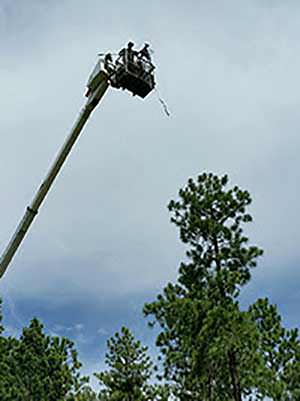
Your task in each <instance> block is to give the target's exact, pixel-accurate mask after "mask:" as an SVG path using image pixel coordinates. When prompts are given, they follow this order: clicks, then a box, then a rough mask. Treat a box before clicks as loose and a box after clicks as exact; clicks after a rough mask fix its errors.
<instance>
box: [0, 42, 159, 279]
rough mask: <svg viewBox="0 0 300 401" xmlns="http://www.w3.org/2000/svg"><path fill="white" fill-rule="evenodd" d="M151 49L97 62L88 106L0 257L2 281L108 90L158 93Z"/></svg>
mask: <svg viewBox="0 0 300 401" xmlns="http://www.w3.org/2000/svg"><path fill="white" fill-rule="evenodd" d="M148 46H149V45H147V44H145V46H144V48H143V49H142V50H140V51H139V52H136V51H134V50H133V49H132V47H133V43H132V42H129V43H128V45H127V49H125V48H124V49H122V50H121V51H120V52H119V55H118V57H117V58H116V59H115V60H113V58H112V55H111V54H110V53H107V54H106V55H105V57H104V59H100V60H99V61H98V62H97V64H96V66H95V68H94V70H93V71H92V73H91V75H90V77H89V80H88V83H87V87H88V91H87V93H86V96H87V98H88V99H87V101H86V104H85V105H84V107H83V108H82V110H81V112H80V114H79V117H78V118H77V120H76V122H75V124H74V125H73V128H72V130H71V132H70V134H69V135H68V137H67V138H66V140H65V142H64V144H63V146H62V147H61V149H60V151H59V152H58V154H57V156H56V159H55V160H54V162H53V164H52V165H51V167H50V169H49V171H48V173H47V175H46V178H45V180H44V181H43V183H42V185H41V186H40V187H39V188H38V190H37V192H36V195H35V196H34V198H33V200H32V202H31V204H30V205H29V206H28V207H27V209H26V211H25V214H24V216H23V218H22V220H21V221H20V223H19V225H18V227H17V229H16V231H15V233H14V234H13V236H12V238H11V240H10V242H9V243H8V245H7V247H6V248H5V250H4V252H3V254H2V256H1V257H0V278H1V277H2V276H3V275H4V273H5V271H6V270H7V267H8V265H9V263H10V261H11V260H12V258H13V257H14V255H15V253H16V252H17V250H18V248H19V246H20V245H21V243H22V240H23V239H24V237H25V235H26V233H27V231H28V230H29V227H30V225H31V223H32V222H33V220H34V218H35V216H36V215H37V214H38V211H39V207H40V206H41V204H42V202H43V200H44V199H45V198H46V196H47V193H48V192H49V190H50V188H51V185H52V184H53V182H54V180H55V178H56V176H57V175H58V173H59V171H60V169H61V168H62V166H63V164H64V162H65V160H66V158H67V157H68V155H69V153H70V151H71V149H72V147H73V145H74V144H75V142H76V140H77V138H78V137H79V135H80V133H81V131H82V129H83V127H84V125H85V123H86V122H87V120H88V118H89V117H90V115H91V113H92V111H93V110H94V109H95V108H96V107H97V105H98V104H99V102H100V100H101V99H102V97H103V96H104V94H105V92H106V90H107V89H108V87H109V86H111V87H113V88H116V89H127V90H128V91H130V92H131V93H132V94H133V95H137V96H139V97H141V98H145V97H146V96H147V95H148V94H149V93H150V92H151V91H152V90H153V89H154V87H155V79H154V74H153V71H154V69H155V66H154V65H153V64H152V62H151V57H150V53H149V52H148V50H147V48H148Z"/></svg>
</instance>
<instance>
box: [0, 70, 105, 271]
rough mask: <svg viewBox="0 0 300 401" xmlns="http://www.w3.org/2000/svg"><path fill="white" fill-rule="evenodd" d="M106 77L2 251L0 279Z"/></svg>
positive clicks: (85, 108) (68, 151) (82, 113)
mask: <svg viewBox="0 0 300 401" xmlns="http://www.w3.org/2000/svg"><path fill="white" fill-rule="evenodd" d="M108 86H109V82H108V75H106V76H105V75H104V74H103V73H102V74H101V82H100V84H99V85H98V87H97V89H96V90H95V91H94V93H92V94H91V96H90V97H89V98H88V100H87V101H86V104H85V105H84V106H83V108H82V110H81V111H80V114H79V116H78V118H77V120H76V121H75V123H74V125H73V127H72V129H71V132H70V134H69V135H68V136H67V138H66V140H65V142H64V144H63V146H62V147H61V149H60V151H59V152H58V154H57V156H56V159H55V160H54V162H53V164H52V165H51V167H50V169H49V171H48V173H47V175H46V178H45V179H44V181H43V183H42V185H41V186H40V187H39V188H38V190H37V192H36V195H35V196H34V198H33V200H32V202H31V204H30V205H29V206H28V207H27V209H26V211H25V214H24V216H23V218H22V220H21V221H20V223H19V225H18V227H17V229H16V231H15V233H14V234H13V236H12V238H11V240H10V242H9V243H8V245H7V247H6V249H5V250H4V252H3V254H2V256H1V258H0V278H1V277H2V276H3V275H4V273H5V271H6V269H7V267H8V265H9V263H10V261H11V260H12V258H13V257H14V255H15V253H16V252H17V250H18V248H19V246H20V244H21V242H22V240H23V238H24V237H25V235H26V233H27V231H28V229H29V227H30V225H31V223H32V222H33V220H34V218H35V216H36V215H37V214H38V211H39V207H40V206H41V204H42V202H43V200H44V199H45V197H46V195H47V193H48V192H49V190H50V188H51V185H52V184H53V182H54V180H55V178H56V176H57V175H58V173H59V171H60V169H61V167H62V166H63V164H64V161H65V160H66V158H67V157H68V155H69V153H70V151H71V149H72V147H73V145H74V143H75V142H76V140H77V138H78V137H79V135H80V133H81V131H82V129H83V127H84V125H85V123H86V122H87V120H88V118H89V117H90V115H91V113H92V111H93V110H94V109H95V108H96V106H97V105H98V103H99V102H100V100H101V99H102V97H103V96H104V94H105V92H106V90H107V89H108Z"/></svg>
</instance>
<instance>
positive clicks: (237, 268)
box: [168, 173, 263, 298]
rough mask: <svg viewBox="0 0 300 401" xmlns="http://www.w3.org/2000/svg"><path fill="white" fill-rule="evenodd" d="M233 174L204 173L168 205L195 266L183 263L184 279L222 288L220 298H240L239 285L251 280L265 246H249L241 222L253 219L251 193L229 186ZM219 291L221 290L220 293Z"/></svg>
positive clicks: (187, 284) (185, 282) (192, 283)
mask: <svg viewBox="0 0 300 401" xmlns="http://www.w3.org/2000/svg"><path fill="white" fill-rule="evenodd" d="M227 184H228V177H227V176H226V175H225V176H223V177H221V178H219V177H218V176H216V175H213V174H206V173H204V174H202V175H200V176H199V177H198V179H197V180H196V181H194V180H192V179H189V180H188V184H187V186H186V187H185V188H183V189H181V190H180V191H179V200H178V201H174V200H172V201H171V202H170V203H169V206H168V208H169V210H170V212H171V222H173V223H174V224H175V225H176V226H177V227H178V228H179V232H180V238H181V240H182V241H183V242H184V243H185V244H187V245H188V246H189V249H188V251H187V256H188V258H189V259H190V264H185V263H182V265H181V267H180V271H179V273H180V277H179V282H180V283H181V284H182V285H183V286H184V287H186V288H187V289H192V288H193V286H195V285H196V286H197V287H199V285H200V286H205V287H206V288H207V285H209V286H210V287H211V289H212V290H213V289H214V287H215V286H216V287H218V288H219V291H220V292H221V297H222V298H223V296H224V295H233V296H235V297H236V296H237V295H238V293H239V287H240V286H241V285H244V284H246V283H247V282H248V281H249V279H250V277H251V276H250V268H252V267H255V266H256V259H257V257H258V256H260V255H262V253H263V252H262V250H261V249H259V248H257V247H255V246H248V238H247V237H246V236H245V235H244V234H243V229H242V225H243V223H248V222H251V221H252V217H251V215H250V214H249V213H248V212H247V210H246V208H247V206H249V205H250V203H251V197H250V194H249V193H248V192H247V191H242V190H240V189H239V188H238V187H236V186H235V187H233V188H230V189H226V186H227ZM215 295H216V294H215Z"/></svg>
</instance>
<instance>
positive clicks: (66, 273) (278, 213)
mask: <svg viewBox="0 0 300 401" xmlns="http://www.w3.org/2000/svg"><path fill="white" fill-rule="evenodd" d="M299 13H300V4H299V2H297V1H292V0H291V1H285V2H281V1H275V0H273V1H267V0H264V1H263V0H260V1H258V0H257V1H255V0H252V1H248V2H246V3H245V2H241V1H238V0H230V1H222V0H219V1H217V0H210V1H204V0H203V1H199V0H198V1H196V0H195V1H191V0H190V1H185V2H174V1H169V0H167V1H164V2H162V1H159V0H153V1H151V2H147V3H145V2H138V1H134V0H127V1H126V2H121V1H116V0H111V1H110V2H104V1H100V0H97V1H96V0H86V1H85V2H82V1H77V0H60V1H56V0H55V1H51V2H50V1H38V0H35V1H34V0H30V1H26V2H25V1H21V0H15V1H11V0H0V49H1V58H0V85H1V86H0V87H1V94H0V107H1V116H0V133H1V136H0V141H1V150H2V152H1V158H0V183H1V197H0V213H1V226H0V245H1V249H3V248H4V247H5V245H6V243H7V241H8V240H9V238H10V236H11V234H12V233H13V231H14V230H15V227H16V224H17V222H18V221H19V219H20V218H21V216H22V214H23V212H24V209H25V206H26V205H28V204H29V203H30V201H31V199H32V196H33V194H34V192H35V190H36V188H37V187H38V185H39V184H40V182H41V181H42V179H43V177H44V175H45V173H46V171H47V169H48V166H49V164H50V163H51V161H52V160H53V158H54V155H55V154H56V152H57V150H58V148H59V147H60V146H61V144H62V142H63V140H64V138H65V137H66V135H67V133H68V132H69V129H70V127H71V126H72V123H73V121H74V120H75V118H76V116H77V114H78V111H79V109H80V107H81V106H82V105H83V102H84V101H85V99H84V97H83V93H84V91H85V83H86V80H87V77H88V75H89V72H90V70H91V69H92V67H93V65H94V63H95V61H96V59H97V58H96V54H97V52H100V51H108V50H113V51H114V50H119V49H120V48H121V47H122V46H123V45H125V44H126V42H127V41H128V40H133V41H134V42H135V43H136V44H137V45H138V46H141V45H142V44H143V42H145V41H149V42H150V43H151V44H152V47H153V49H154V50H155V62H156V64H157V82H158V89H159V90H160V92H161V94H162V96H163V97H164V98H165V100H166V101H167V102H168V104H169V107H170V110H171V113H172V115H171V117H170V118H167V117H166V116H165V115H164V114H163V112H162V109H161V107H160V104H159V102H158V100H157V97H156V95H155V94H152V95H151V96H149V98H147V99H146V100H145V101H142V100H140V99H137V98H132V97H131V96H130V95H129V94H127V93H123V92H118V91H114V90H111V91H110V92H109V93H107V94H106V95H105V98H104V100H103V102H102V104H101V105H100V107H99V108H98V109H97V110H96V112H95V113H94V114H93V116H92V118H91V120H90V121H89V123H88V124H87V126H86V128H85V131H84V134H83V135H82V137H81V138H80V140H79V142H78V143H77V144H76V146H75V148H74V150H73V152H72V154H71V156H70V157H69V159H68V161H67V163H66V165H65V167H64V169H63V172H62V173H61V174H60V176H59V177H58V179H57V181H56V182H55V185H54V187H53V189H52V191H51V192H50V194H49V196H48V197H47V200H46V202H45V204H44V206H43V207H42V208H41V211H40V214H39V216H38V218H37V219H36V221H35V223H34V225H33V227H32V229H31V230H30V233H29V234H28V236H27V238H26V240H25V242H24V243H23V246H22V248H21V249H20V251H19V252H18V254H17V256H16V257H15V259H14V260H13V263H12V264H11V266H10V268H9V270H8V272H7V274H6V275H5V277H4V279H3V280H2V281H1V283H0V293H1V296H2V298H3V300H4V313H5V324H6V326H7V327H8V329H9V332H11V333H18V332H19V330H20V328H21V327H22V326H24V325H25V324H28V321H29V319H30V318H32V317H33V316H37V317H39V318H40V319H41V320H42V321H43V322H44V323H45V326H46V328H47V330H48V331H49V332H52V333H57V334H60V335H66V336H68V337H71V338H74V339H76V341H77V345H78V348H79V350H80V356H81V359H82V360H83V361H84V362H85V368H86V370H88V371H90V370H93V369H98V368H100V367H101V366H102V364H101V357H102V355H103V351H104V348H105V341H106V339H107V337H108V336H110V335H112V334H113V333H114V331H115V330H117V329H118V328H119V327H120V326H121V325H122V324H127V325H128V326H129V327H131V328H132V329H133V331H134V333H135V334H136V335H137V336H138V337H139V338H141V339H142V340H144V341H145V342H146V343H148V344H151V343H152V340H153V334H152V333H151V331H150V332H149V330H148V329H147V328H146V324H145V321H144V320H143V318H142V314H141V309H142V305H143V303H144V302H145V301H146V300H151V299H153V298H154V296H155V295H156V294H157V293H158V292H159V291H160V289H161V288H162V287H163V286H164V284H165V283H166V282H167V281H170V280H174V279H175V277H176V271H177V267H178V265H179V262H180V260H181V259H182V258H183V256H184V249H183V247H182V246H181V244H180V242H179V240H178V235H177V232H176V229H175V228H174V227H172V226H171V225H170V223H169V216H168V212H167V209H166V205H167V203H168V201H169V200H170V199H171V198H174V197H176V194H177V192H178V189H179V188H180V187H181V186H183V185H184V184H185V183H186V180H187V179H188V177H191V176H197V175H198V174H199V173H201V172H203V171H212V172H214V173H218V174H223V173H228V174H229V176H230V179H231V182H232V184H237V185H239V186H240V187H242V188H245V189H248V190H249V191H250V192H251V194H252V197H253V205H252V207H251V212H252V214H253V215H254V218H255V222H254V223H253V224H252V225H251V227H249V228H248V231H247V232H248V233H249V235H250V237H251V240H252V242H253V243H256V244H259V245H260V246H261V247H263V248H264V249H265V255H264V257H263V258H262V260H261V263H260V265H259V268H257V270H256V271H255V272H254V274H253V280H252V283H251V284H250V285H249V286H248V287H247V288H246V289H245V291H244V295H243V302H245V303H247V302H251V301H252V300H254V299H255V298H257V297H258V296H268V297H270V299H271V301H272V302H274V303H276V304H277V305H278V307H279V309H280V311H281V313H282V314H283V316H284V322H285V323H286V324H287V325H288V326H299V315H298V302H299V300H300V291H299V284H298V283H299V280H300V272H299V269H298V261H299V258H300V248H299V230H298V227H299V223H300V216H299V195H300V189H299V178H300V177H299V176H300V169H299V165H300V161H299V147H300V136H299V132H300V129H299V128H300V115H299V110H298V109H299V106H300V84H299V82H300V80H299V71H300V25H299Z"/></svg>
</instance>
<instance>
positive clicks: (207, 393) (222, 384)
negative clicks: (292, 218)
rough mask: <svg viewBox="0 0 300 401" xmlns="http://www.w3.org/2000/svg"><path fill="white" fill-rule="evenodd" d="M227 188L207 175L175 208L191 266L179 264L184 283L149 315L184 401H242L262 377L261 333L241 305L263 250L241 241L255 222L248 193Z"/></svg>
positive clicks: (168, 374)
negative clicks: (243, 288) (245, 227)
mask: <svg viewBox="0 0 300 401" xmlns="http://www.w3.org/2000/svg"><path fill="white" fill-rule="evenodd" d="M227 184H228V178H227V176H224V177H221V178H219V177H217V176H214V175H212V174H202V175H200V176H199V177H198V179H197V181H193V180H192V179H189V181H188V184H187V186H186V187H185V188H184V189H181V190H180V191H179V200H177V201H174V200H172V201H171V202H170V203H169V206H168V207H169V210H170V212H171V221H172V222H173V223H174V224H175V225H176V226H178V228H179V232H180V238H181V240H182V241H183V242H184V243H185V244H187V246H188V250H187V257H188V263H181V266H180V269H179V277H178V282H177V283H176V284H175V285H173V284H168V285H167V287H166V288H165V289H164V291H163V294H161V295H159V296H158V297H157V300H156V301H155V302H153V303H150V304H146V305H145V307H144V312H145V314H146V315H147V316H150V315H151V316H154V321H152V322H151V323H150V324H154V323H155V322H158V323H159V325H160V327H161V331H160V333H159V335H158V337H157V345H158V346H159V347H160V349H161V359H162V360H163V366H164V378H165V379H166V380H168V381H169V382H171V383H173V388H174V392H175V395H176V396H177V397H178V398H179V399H180V400H186V399H191V398H192V399H193V400H199V401H200V400H201V401H204V400H214V401H218V400H231V399H233V400H236V401H240V400H241V398H242V395H249V394H251V392H253V391H254V390H253V389H255V385H256V378H257V376H258V375H259V374H260V372H261V366H262V358H261V357H260V355H258V354H257V352H255V351H256V349H257V347H258V341H259V337H258V333H257V330H256V325H255V323H254V322H253V320H252V319H251V316H250V315H249V313H247V312H242V311H240V309H239V305H238V302H237V301H235V299H236V297H237V296H238V294H239V292H240V288H241V286H243V285H244V284H246V283H247V282H248V281H249V279H250V277H251V275H250V269H251V268H252V267H254V266H256V259H257V257H258V256H260V255H262V250H260V249H259V248H257V247H255V246H249V245H248V238H247V237H246V236H245V235H244V234H243V229H242V225H243V224H244V223H247V222H250V221H252V217H251V215H250V214H249V213H248V212H247V211H246V207H247V206H248V205H249V204H250V203H251V198H250V195H249V193H248V192H247V191H242V190H240V189H239V188H238V187H234V188H231V189H226V186H227ZM257 399H259V398H257Z"/></svg>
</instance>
